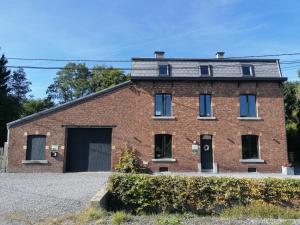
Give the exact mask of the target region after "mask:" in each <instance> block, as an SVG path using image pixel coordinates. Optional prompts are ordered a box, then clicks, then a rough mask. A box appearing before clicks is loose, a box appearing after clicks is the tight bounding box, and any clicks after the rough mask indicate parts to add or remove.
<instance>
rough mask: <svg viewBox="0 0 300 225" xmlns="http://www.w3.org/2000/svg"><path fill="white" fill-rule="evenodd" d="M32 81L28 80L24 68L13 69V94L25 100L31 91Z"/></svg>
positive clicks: (11, 87)
mask: <svg viewBox="0 0 300 225" xmlns="http://www.w3.org/2000/svg"><path fill="white" fill-rule="evenodd" d="M30 85H31V82H30V81H28V80H27V78H26V73H25V71H24V69H23V68H19V69H18V70H16V71H13V73H12V76H11V79H10V89H11V94H12V96H15V97H16V98H17V99H18V100H19V101H20V102H24V101H25V100H26V99H27V97H26V95H27V93H28V92H30V91H31V89H30Z"/></svg>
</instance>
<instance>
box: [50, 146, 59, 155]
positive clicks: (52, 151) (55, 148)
mask: <svg viewBox="0 0 300 225" xmlns="http://www.w3.org/2000/svg"><path fill="white" fill-rule="evenodd" d="M57 154H58V145H51V157H56V156H57Z"/></svg>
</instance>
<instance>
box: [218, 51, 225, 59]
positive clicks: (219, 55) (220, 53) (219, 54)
mask: <svg viewBox="0 0 300 225" xmlns="http://www.w3.org/2000/svg"><path fill="white" fill-rule="evenodd" d="M224 54H225V52H217V53H216V59H223V57H224Z"/></svg>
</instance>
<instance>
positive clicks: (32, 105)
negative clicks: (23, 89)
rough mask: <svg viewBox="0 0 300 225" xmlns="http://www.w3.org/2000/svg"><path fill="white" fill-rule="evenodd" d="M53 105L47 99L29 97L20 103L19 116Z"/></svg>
mask: <svg viewBox="0 0 300 225" xmlns="http://www.w3.org/2000/svg"><path fill="white" fill-rule="evenodd" d="M53 106H54V103H53V102H52V101H51V100H50V99H48V98H45V99H29V100H26V101H25V102H24V103H23V104H22V111H21V117H24V116H28V115H31V114H34V113H37V112H40V111H43V110H45V109H49V108H51V107H53Z"/></svg>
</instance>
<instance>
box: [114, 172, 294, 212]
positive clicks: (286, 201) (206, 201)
mask: <svg viewBox="0 0 300 225" xmlns="http://www.w3.org/2000/svg"><path fill="white" fill-rule="evenodd" d="M109 192H110V198H111V202H112V203H113V204H114V205H118V206H122V208H124V209H126V210H129V211H131V212H133V213H140V212H147V213H159V212H167V213H174V212H179V213H184V212H194V213H197V214H217V213H220V212H221V211H223V210H224V209H226V208H230V207H232V206H235V205H246V204H248V203H250V202H251V201H254V200H261V201H263V202H266V203H270V204H274V205H278V206H284V207H286V206H288V207H293V208H299V202H300V180H297V179H271V178H267V179H238V178H225V177H184V176H150V175H138V174H123V175H120V174H115V175H113V176H111V177H110V180H109ZM111 207H114V206H113V205H112V206H111Z"/></svg>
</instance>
